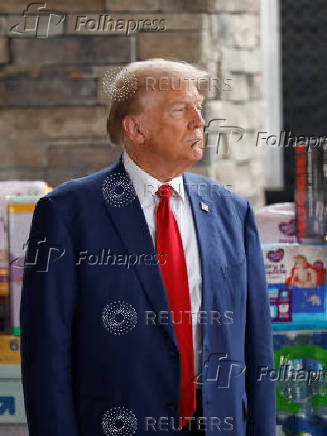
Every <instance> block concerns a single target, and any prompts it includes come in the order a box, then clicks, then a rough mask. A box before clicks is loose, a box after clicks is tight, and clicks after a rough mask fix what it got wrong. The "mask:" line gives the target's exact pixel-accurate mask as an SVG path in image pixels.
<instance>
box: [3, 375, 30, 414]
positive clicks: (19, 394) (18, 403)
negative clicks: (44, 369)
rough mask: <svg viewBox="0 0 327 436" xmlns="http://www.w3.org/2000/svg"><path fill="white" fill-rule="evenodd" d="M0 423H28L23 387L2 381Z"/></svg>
mask: <svg viewBox="0 0 327 436" xmlns="http://www.w3.org/2000/svg"><path fill="white" fill-rule="evenodd" d="M0 423H26V414H25V406H24V394H23V385H22V383H21V381H20V380H3V379H0Z"/></svg>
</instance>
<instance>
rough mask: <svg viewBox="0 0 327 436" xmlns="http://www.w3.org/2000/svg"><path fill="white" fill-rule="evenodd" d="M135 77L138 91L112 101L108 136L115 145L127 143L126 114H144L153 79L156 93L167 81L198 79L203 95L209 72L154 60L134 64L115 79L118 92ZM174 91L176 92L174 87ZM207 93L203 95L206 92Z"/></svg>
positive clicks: (183, 64)
mask: <svg viewBox="0 0 327 436" xmlns="http://www.w3.org/2000/svg"><path fill="white" fill-rule="evenodd" d="M131 77H133V78H134V79H136V81H137V83H136V86H135V90H133V92H130V95H128V96H127V97H126V98H124V99H121V98H115V97H114V96H113V98H111V102H110V105H109V114H108V118H107V133H108V136H109V140H110V142H111V143H112V144H114V145H118V146H122V145H123V144H124V129H123V125H122V121H123V119H124V117H125V116H126V115H137V114H139V113H141V112H142V110H143V108H144V105H145V102H144V98H143V97H144V96H145V95H146V93H147V92H148V79H149V78H151V86H152V90H155V89H160V81H161V80H162V79H165V78H167V80H168V78H177V79H179V80H180V79H183V80H192V81H193V80H196V81H197V83H194V85H195V86H196V87H197V88H198V90H199V92H200V93H201V86H197V85H199V79H202V78H204V79H207V78H208V72H207V71H205V70H201V69H199V68H197V67H195V66H193V65H191V64H189V63H188V62H177V61H173V60H168V59H161V58H153V59H147V60H145V61H139V62H132V63H130V64H128V65H127V66H126V67H124V69H123V70H122V71H121V72H120V73H118V74H117V76H116V77H115V78H114V79H113V83H112V87H113V88H114V89H115V90H118V93H119V89H122V88H123V87H124V86H125V87H126V83H128V79H130V78H131ZM172 89H175V90H176V88H175V87H173V88H172ZM202 93H203V92H202Z"/></svg>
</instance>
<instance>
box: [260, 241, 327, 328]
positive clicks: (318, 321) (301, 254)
mask: <svg viewBox="0 0 327 436" xmlns="http://www.w3.org/2000/svg"><path fill="white" fill-rule="evenodd" d="M262 250H263V254H264V262H265V270H266V278H267V284H268V292H269V301H270V316H271V321H272V325H273V329H274V330H292V329H313V330H315V329H322V328H327V301H326V265H327V247H326V246H325V245H301V244H263V245H262Z"/></svg>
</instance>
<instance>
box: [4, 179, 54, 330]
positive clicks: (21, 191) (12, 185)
mask: <svg viewBox="0 0 327 436" xmlns="http://www.w3.org/2000/svg"><path fill="white" fill-rule="evenodd" d="M51 189H52V188H51V187H50V186H49V185H47V184H46V182H43V181H21V180H9V181H0V332H9V330H10V304H9V264H8V263H9V262H8V256H9V254H8V237H7V230H8V229H7V225H6V217H7V201H6V195H17V196H24V195H36V196H43V195H45V194H47V193H48V192H49V191H51Z"/></svg>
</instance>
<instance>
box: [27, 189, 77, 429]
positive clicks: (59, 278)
mask: <svg viewBox="0 0 327 436" xmlns="http://www.w3.org/2000/svg"><path fill="white" fill-rule="evenodd" d="M75 300H76V279H75V269H74V250H73V246H72V242H71V238H70V236H69V234H68V232H67V228H66V226H65V224H64V222H63V221H62V219H61V217H60V216H59V215H58V213H57V211H56V205H55V203H54V200H53V199H52V198H50V197H48V196H45V197H42V198H41V199H40V200H39V201H38V203H37V205H36V207H35V210H34V214H33V219H32V225H31V228H30V235H29V240H28V248H27V251H26V255H25V264H24V276H23V286H22V299H21V307H20V323H21V371H22V372H21V374H22V383H23V391H24V402H25V410H26V415H27V421H28V426H29V435H30V436H45V435H47V436H78V430H77V421H76V416H75V410H74V401H73V389H72V371H71V369H72V350H71V347H72V325H73V317H74V308H75Z"/></svg>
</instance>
